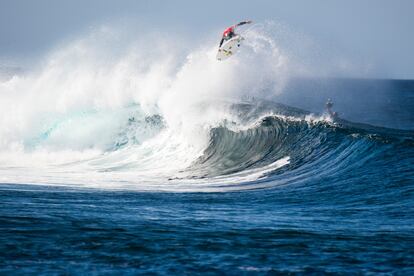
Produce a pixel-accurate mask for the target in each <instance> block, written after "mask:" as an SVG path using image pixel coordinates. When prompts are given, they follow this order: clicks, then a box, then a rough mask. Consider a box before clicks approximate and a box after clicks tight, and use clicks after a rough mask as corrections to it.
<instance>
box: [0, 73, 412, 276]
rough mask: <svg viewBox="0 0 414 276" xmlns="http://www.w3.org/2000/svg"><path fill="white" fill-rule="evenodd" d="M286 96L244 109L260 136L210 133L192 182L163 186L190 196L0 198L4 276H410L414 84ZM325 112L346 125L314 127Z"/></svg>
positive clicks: (310, 86) (52, 192)
mask: <svg viewBox="0 0 414 276" xmlns="http://www.w3.org/2000/svg"><path fill="white" fill-rule="evenodd" d="M286 91H288V93H284V94H282V95H281V96H280V97H279V98H278V100H279V101H278V102H267V101H259V100H254V99H253V100H251V101H249V102H246V103H243V104H240V103H238V104H235V106H234V107H233V108H234V109H235V110H237V112H238V114H241V115H240V116H241V117H243V118H244V119H246V120H247V121H248V120H251V119H252V118H253V120H254V121H255V124H254V126H251V127H248V128H245V129H242V130H237V131H236V130H234V129H232V127H231V126H229V124H223V125H221V126H218V127H215V128H213V129H211V130H210V139H209V143H208V146H207V147H206V149H205V150H204V151H203V153H202V155H200V156H199V158H197V159H196V161H195V162H192V163H191V164H190V166H188V168H187V169H186V170H185V173H186V174H185V177H180V176H178V177H174V178H171V179H170V180H165V183H162V184H163V185H164V186H162V187H165V186H168V185H169V181H171V183H172V184H171V185H173V184H174V185H175V186H177V185H178V186H179V185H180V183H185V184H186V185H195V186H194V189H192V190H191V191H185V192H182V191H180V190H179V189H177V191H174V189H173V190H172V191H171V190H170V191H164V192H163V191H162V189H161V190H158V191H139V190H134V189H114V188H110V189H103V188H102V189H101V188H99V187H96V186H94V187H87V186H86V187H80V186H77V185H76V184H77V183H73V184H74V185H67V183H66V185H52V184H53V183H49V184H48V183H44V185H38V183H37V184H36V185H33V184H27V183H24V182H15V183H13V182H12V181H7V183H4V184H1V185H0V272H1V273H2V274H10V275H14V274H16V273H22V274H96V275H97V274H99V275H100V274H161V275H170V274H177V275H183V274H184V275H185V274H210V275H216V274H229V275H250V274H279V273H293V274H295V273H298V274H321V273H332V274H350V273H352V274H402V275H410V274H413V273H414V168H413V163H414V132H413V129H414V82H412V81H393V80H329V81H326V80H325V81H322V80H301V81H299V80H298V81H295V82H292V83H291V84H290V85H289V86H288V87H287V88H286ZM327 98H331V99H332V100H333V102H334V106H333V109H334V110H335V111H337V112H338V114H339V117H338V118H337V119H334V120H332V118H331V119H318V116H319V115H318V116H317V115H312V114H316V113H321V112H323V106H324V103H325V102H326V99H327ZM259 111H260V112H259ZM259 114H260V116H259ZM263 114H267V115H263ZM308 116H311V119H309V117H308ZM312 116H314V117H317V119H312ZM71 120H73V119H71ZM137 121H138V119H136V118H135V117H134V118H129V120H128V122H129V123H128V127H131V125H134V124H135V122H137ZM145 122H146V123H147V125H153V124H155V125H157V126H159V125H162V118H160V117H154V116H152V117H147V118H146V119H145ZM230 125H231V124H230ZM58 127H59V126H58ZM55 128H57V127H55ZM60 128H63V127H60ZM50 132H53V130H50V129H48V133H50ZM123 137H124V136H123ZM125 137H126V138H125ZM125 137H124V138H125V139H124V140H121V142H119V143H117V148H116V149H115V151H116V150H122V147H123V145H124V144H127V143H128V141H126V140H127V138H128V137H129V138H130V136H125ZM286 158H288V159H286ZM280 160H285V161H286V162H284V163H283V164H279V163H278V162H279V161H280ZM114 162H115V161H114ZM274 164H279V165H274ZM13 170H15V167H4V168H2V171H13ZM33 170H34V171H36V170H37V168H36V167H35V166H34V167H33ZM15 172H16V179H18V177H19V175H18V173H20V174H23V175H24V174H25V173H27V172H25V171H18V170H17V169H16V170H15ZM258 172H260V175H259V176H258V177H253V178H252V179H249V178H248V177H249V176H252V175H255V174H257V173H258ZM227 176H228V177H227ZM238 177H240V178H238ZM246 177H247V178H246ZM85 178H88V176H87V174H86V176H85ZM90 178H91V181H92V176H90ZM8 179H10V178H8ZM188 179H192V180H194V182H193V183H190V184H188V183H187V182H186V181H188ZM238 179H239V180H238ZM86 181H88V179H86ZM229 181H230V183H228V182H229ZM136 183H137V184H136V185H137V186H139V184H140V179H139V178H137V179H136ZM177 183H178V184H177ZM143 185H144V183H143ZM145 185H146V184H145ZM160 185H161V184H160ZM197 185H198V186H197ZM197 187H214V190H212V191H209V190H205V189H200V192H197ZM229 187H230V188H231V189H229ZM221 188H222V189H221Z"/></svg>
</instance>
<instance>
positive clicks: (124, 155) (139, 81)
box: [0, 30, 289, 190]
mask: <svg viewBox="0 0 414 276" xmlns="http://www.w3.org/2000/svg"><path fill="white" fill-rule="evenodd" d="M113 36H115V34H114V33H111V31H110V30H106V31H105V30H101V31H99V32H98V33H92V34H88V35H87V36H86V38H82V39H78V40H77V41H75V42H71V43H69V45H65V46H64V47H63V49H58V50H56V51H54V52H52V53H50V54H49V55H48V56H47V57H46V58H45V62H44V64H41V65H40V66H39V67H38V68H36V70H34V72H27V74H25V75H23V76H18V75H17V76H14V77H12V78H11V79H9V80H7V81H5V82H2V83H1V87H0V89H1V94H0V95H1V125H2V129H1V132H0V137H1V139H0V149H1V155H0V156H1V157H0V158H1V159H0V165H1V167H3V168H5V167H6V168H7V170H6V171H5V170H3V171H2V174H1V178H0V179H1V181H3V182H13V181H16V180H17V181H19V182H25V183H27V182H30V183H48V184H52V183H54V184H73V183H76V184H79V185H80V184H85V185H94V186H97V187H104V186H105V185H113V186H114V188H116V186H117V185H120V186H125V185H127V184H126V183H128V186H130V187H134V186H135V187H134V188H136V189H144V190H145V189H158V188H159V189H176V188H178V187H179V186H180V185H177V183H176V182H177V181H175V180H172V179H175V178H179V179H182V180H183V181H186V179H188V178H191V177H192V175H191V173H186V171H187V169H188V168H189V167H191V165H192V164H193V163H196V162H197V160H198V159H199V158H201V157H202V156H203V152H204V151H205V150H206V149H207V147H208V145H209V143H210V142H211V140H210V139H211V133H212V130H213V129H214V128H217V127H220V126H223V125H228V127H230V128H232V129H233V131H234V132H240V131H241V130H243V129H246V128H255V127H256V126H255V123H257V122H258V121H259V120H260V119H259V118H260V116H263V115H262V114H256V117H255V118H253V119H251V120H250V121H249V122H243V116H245V114H237V110H235V109H234V105H237V104H241V103H243V99H246V98H248V97H253V96H254V97H258V96H259V97H265V98H271V97H272V96H273V95H276V94H277V93H278V91H280V89H281V88H282V87H283V82H284V81H285V78H286V76H285V75H286V74H284V72H283V71H284V70H285V71H286V70H287V67H288V64H287V63H288V60H287V58H285V57H283V55H281V54H280V52H279V49H278V48H277V47H276V45H275V43H274V42H273V41H272V40H271V39H270V38H268V37H266V36H265V35H264V34H261V33H259V32H248V33H246V34H245V36H246V39H247V41H250V42H247V43H245V44H246V45H244V51H243V52H242V53H241V54H240V55H239V56H238V57H237V58H235V59H232V60H231V61H229V62H225V63H219V62H217V61H216V60H215V58H214V55H215V52H216V50H217V49H216V48H217V47H216V45H214V46H209V47H199V48H198V49H196V50H195V51H193V52H190V53H186V52H185V51H183V49H180V48H178V47H174V45H173V43H172V42H170V41H163V40H159V41H155V42H156V44H151V45H143V44H142V43H143V41H131V42H130V45H128V46H126V47H125V48H123V49H122V50H120V49H118V52H115V53H114V51H112V50H111V46H114V44H115V43H119V41H118V40H117V39H115V38H114V37H113ZM107 44H109V46H108V45H107ZM101 45H105V47H101ZM149 46H150V47H149ZM102 48H104V49H102ZM252 64H254V66H252ZM255 120H256V121H255ZM239 150H240V151H242V150H243V149H242V148H240V149H239ZM288 159H289V157H288V156H285V157H283V158H281V159H280V160H272V161H273V162H272V163H273V167H274V168H275V169H276V168H278V167H279V166H283V165H285V164H287V163H288V162H289V161H288ZM220 162H221V161H217V164H216V165H217V166H220V164H219V163H220ZM269 165H270V164H267V163H266V164H263V170H264V171H263V174H264V173H265V172H266V171H267V170H269V169H270V167H269ZM252 168H254V169H255V171H256V175H257V176H261V175H262V174H261V173H259V171H258V170H259V169H260V168H258V167H257V166H253V167H252ZM85 174H88V179H85V177H84V175H85ZM246 175H247V177H248V178H252V177H251V176H248V175H249V173H247V174H246ZM16 176H18V177H17V178H16ZM237 177H241V176H239V175H238V176H237ZM242 179H243V178H240V180H242ZM253 179H254V178H253ZM85 180H86V181H85ZM224 181H225V182H231V180H224ZM178 182H181V181H178ZM195 182H197V181H195ZM115 183H118V184H115ZM160 185H161V186H160ZM151 187H152V188H151ZM191 187H195V185H192V184H189V185H186V189H190V190H191Z"/></svg>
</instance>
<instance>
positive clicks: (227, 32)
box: [219, 20, 252, 48]
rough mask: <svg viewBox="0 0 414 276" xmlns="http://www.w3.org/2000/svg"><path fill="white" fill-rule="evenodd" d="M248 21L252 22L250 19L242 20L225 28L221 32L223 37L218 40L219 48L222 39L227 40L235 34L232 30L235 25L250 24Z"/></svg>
mask: <svg viewBox="0 0 414 276" xmlns="http://www.w3.org/2000/svg"><path fill="white" fill-rule="evenodd" d="M250 23H252V21H251V20H248V21H242V22H239V23H237V24H236V25H234V26H231V27H228V28H227V29H225V30H224V32H223V37H222V38H221V41H220V45H219V48H220V47H221V45H223V42H224V41H227V40H229V39H231V38H232V37H234V36H235V35H236V33H235V32H234V30H235V29H236V27H239V26H241V25H244V24H250Z"/></svg>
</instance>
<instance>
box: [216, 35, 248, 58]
mask: <svg viewBox="0 0 414 276" xmlns="http://www.w3.org/2000/svg"><path fill="white" fill-rule="evenodd" d="M242 40H244V38H243V37H242V36H240V35H236V36H234V37H232V38H231V39H229V40H227V41H225V42H224V43H223V45H221V47H220V48H219V49H218V52H217V60H225V59H228V58H229V57H231V56H232V55H234V54H235V53H236V52H237V51H238V50H239V48H240V44H241V42H242Z"/></svg>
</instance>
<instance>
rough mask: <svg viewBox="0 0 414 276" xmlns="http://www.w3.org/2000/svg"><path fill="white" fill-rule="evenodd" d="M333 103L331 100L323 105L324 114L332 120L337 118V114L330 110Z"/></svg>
mask: <svg viewBox="0 0 414 276" xmlns="http://www.w3.org/2000/svg"><path fill="white" fill-rule="evenodd" d="M332 107H333V102H332V100H331V99H328V101H327V102H326V104H325V108H326V112H328V114H329V116H331V118H332V119H335V118H337V117H338V113H336V112H335V111H333V110H332Z"/></svg>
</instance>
